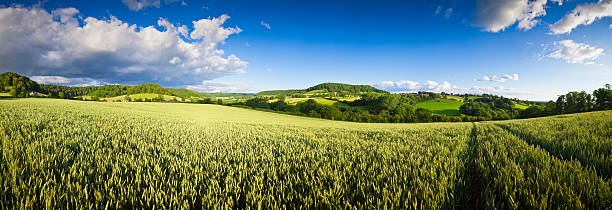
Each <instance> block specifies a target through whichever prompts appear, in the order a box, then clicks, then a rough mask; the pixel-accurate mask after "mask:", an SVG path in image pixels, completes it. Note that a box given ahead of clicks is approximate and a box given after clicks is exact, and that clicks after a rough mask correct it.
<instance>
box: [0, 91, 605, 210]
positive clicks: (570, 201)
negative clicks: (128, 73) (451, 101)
mask: <svg viewBox="0 0 612 210" xmlns="http://www.w3.org/2000/svg"><path fill="white" fill-rule="evenodd" d="M611 130H612V112H610V111H603V112H591V113H583V114H574V115H563V116H553V117H547V118H538V119H529V120H511V121H501V122H486V123H474V124H473V123H430V124H369V123H352V122H340V121H330V120H322V119H314V118H305V117H297V116H291V115H282V114H276V113H269V112H260V111H255V110H248V109H240V108H233V107H227V106H218V105H199V104H179V103H100V102H86V101H70V100H54V99H4V100H0V140H1V142H2V144H1V146H2V153H1V154H2V155H1V157H0V158H1V159H0V173H2V176H1V177H2V179H1V180H0V184H1V185H2V189H1V190H0V201H1V202H0V205H2V206H1V207H2V208H9V207H12V206H21V207H35V208H36V207H48V208H91V207H93V208H107V207H108V208H132V207H136V208H144V207H146V208H153V207H155V208H160V207H166V208H171V209H174V208H194V207H200V206H201V207H203V208H210V209H214V208H246V207H251V208H300V207H301V208H368V209H370V208H418V209H423V208H425V209H431V208H475V207H497V208H560V207H570V208H605V207H607V206H611V205H612V192H611V191H610V188H611V186H612V182H611V181H610V177H609V173H610V172H609V166H610V164H611V162H612V158H611V156H610V151H611V150H612V149H611V148H610V147H611V145H612V137H611V136H610V131H611ZM547 136H548V137H549V138H547ZM586 145H591V146H592V148H593V149H585V148H587V146H586Z"/></svg>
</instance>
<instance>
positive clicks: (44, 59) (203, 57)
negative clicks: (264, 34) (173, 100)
mask: <svg viewBox="0 0 612 210" xmlns="http://www.w3.org/2000/svg"><path fill="white" fill-rule="evenodd" d="M77 14H78V10H76V9H74V8H67V9H59V10H55V11H53V12H51V13H49V12H47V11H45V10H43V9H40V8H22V7H8V8H0V25H2V27H0V43H2V47H0V55H1V57H2V59H0V71H14V72H17V73H21V74H25V75H37V76H62V77H66V78H92V79H93V80H96V81H104V82H109V83H140V82H142V81H147V82H156V83H160V84H162V85H171V86H181V85H191V84H198V83H201V82H202V81H204V80H211V79H215V78H218V77H222V76H226V75H233V74H242V73H244V72H245V71H244V69H245V68H246V66H247V62H244V61H242V60H240V59H239V58H238V57H236V56H235V55H228V56H226V55H224V54H225V53H224V51H223V50H221V49H218V46H219V45H221V44H223V43H224V42H225V40H226V39H227V38H228V36H229V35H231V34H237V33H239V32H240V31H241V30H240V29H239V28H237V27H236V28H224V27H223V26H222V25H223V23H224V22H225V21H226V20H227V19H228V18H229V16H227V15H222V16H220V17H219V18H212V19H202V20H198V21H194V22H193V24H194V26H193V28H194V30H193V31H192V32H191V34H190V37H191V39H192V40H189V42H186V41H185V40H183V38H181V34H184V35H183V37H185V35H186V34H187V32H188V29H187V28H186V27H177V26H175V25H173V24H171V23H170V22H168V21H167V20H166V19H163V18H162V19H160V20H159V21H158V25H159V26H160V27H162V28H164V29H165V30H161V31H160V30H158V29H156V28H155V27H153V26H146V27H142V26H137V25H130V24H128V23H125V22H123V21H121V20H119V19H117V18H116V17H113V16H111V17H110V18H109V19H108V20H99V19H96V18H93V17H87V18H84V19H83V20H82V23H79V21H77V19H76V17H75V15H77Z"/></svg>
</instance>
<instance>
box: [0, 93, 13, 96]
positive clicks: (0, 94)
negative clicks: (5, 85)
mask: <svg viewBox="0 0 612 210" xmlns="http://www.w3.org/2000/svg"><path fill="white" fill-rule="evenodd" d="M10 96H11V94H9V93H0V97H10Z"/></svg>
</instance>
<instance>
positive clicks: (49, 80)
mask: <svg viewBox="0 0 612 210" xmlns="http://www.w3.org/2000/svg"><path fill="white" fill-rule="evenodd" d="M30 79H32V80H34V81H35V82H37V83H40V84H54V85H68V86H77V87H85V86H97V85H109V84H111V83H108V82H103V81H98V80H95V79H92V78H87V77H78V78H67V77H62V76H31V77H30Z"/></svg>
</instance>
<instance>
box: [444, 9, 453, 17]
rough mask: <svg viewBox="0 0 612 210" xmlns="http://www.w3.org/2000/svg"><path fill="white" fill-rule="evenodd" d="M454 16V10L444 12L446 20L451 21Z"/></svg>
mask: <svg viewBox="0 0 612 210" xmlns="http://www.w3.org/2000/svg"><path fill="white" fill-rule="evenodd" d="M451 15H453V8H448V9H446V11H444V18H446V19H449V18H450V17H451Z"/></svg>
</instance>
